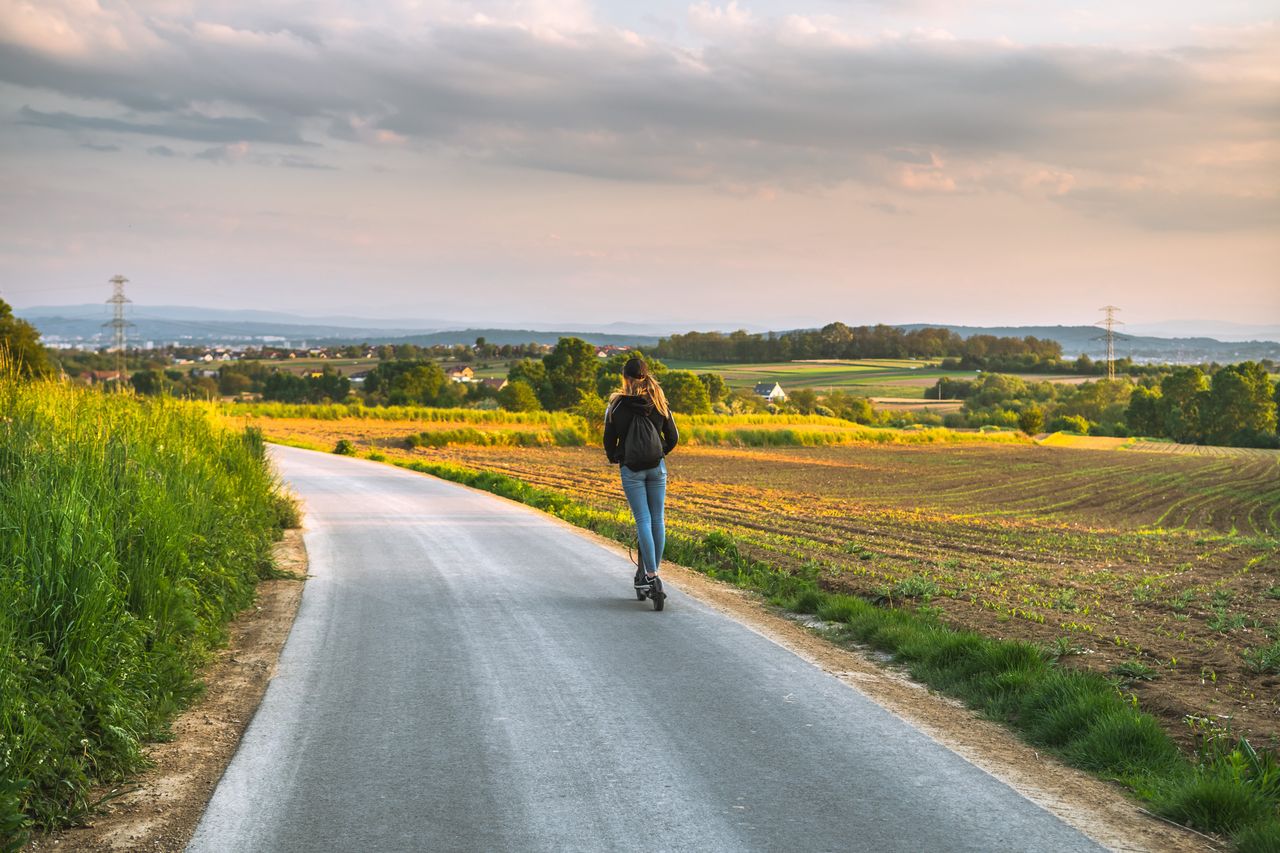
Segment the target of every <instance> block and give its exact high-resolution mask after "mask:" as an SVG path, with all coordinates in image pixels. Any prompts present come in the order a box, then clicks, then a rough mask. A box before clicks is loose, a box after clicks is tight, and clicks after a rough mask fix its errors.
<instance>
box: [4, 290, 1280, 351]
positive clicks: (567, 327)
mask: <svg viewBox="0 0 1280 853" xmlns="http://www.w3.org/2000/svg"><path fill="white" fill-rule="evenodd" d="M0 299H4V291H3V290H0ZM61 309H78V310H77V311H76V312H73V314H72V317H75V318H81V319H89V318H86V317H85V314H84V312H86V311H87V310H88V309H92V311H93V312H95V313H96V312H99V311H101V313H102V316H103V318H104V319H105V318H107V317H108V316H109V314H110V312H109V310H108V306H107V304H106V303H101V304H99V303H63V304H60V305H59V304H45V305H33V306H28V307H17V306H15V308H14V310H15V312H16V313H17V314H18V316H19V317H34V318H46V319H51V318H53V317H57V316H60V315H59V314H58V313H57V312H58V311H59V310H61ZM139 310H140V311H141V312H142V313H138V311H139ZM166 310H176V311H178V312H183V311H193V310H194V311H199V310H206V311H215V312H220V313H225V314H227V315H236V316H228V317H221V316H213V317H209V318H208V319H207V320H206V322H215V323H224V324H227V325H234V324H235V323H238V322H239V323H258V324H262V325H267V326H270V325H273V324H274V325H278V326H280V327H282V328H284V327H288V326H305V325H314V326H326V327H333V328H347V329H351V330H352V331H360V332H374V331H382V332H387V333H391V332H397V333H405V334H408V335H416V334H431V333H438V332H456V331H486V330H492V331H531V332H537V333H539V334H546V333H550V332H567V333H585V334H591V335H614V336H625V335H627V334H634V335H636V336H638V337H665V336H670V335H673V334H683V333H685V332H690V331H697V332H719V333H724V334H727V333H729V332H733V331H739V330H741V331H746V332H749V333H750V334H753V335H760V334H767V333H788V332H793V331H805V330H815V329H820V328H822V327H823V326H825V325H827V324H829V323H845V325H847V326H851V327H857V326H876V325H889V326H895V327H905V326H913V327H935V328H940V327H959V328H969V329H990V330H1009V331H1012V332H1017V331H1019V330H1030V329H1054V328H1063V329H1082V328H1101V326H1100V325H1099V324H1096V323H1012V324H972V323H950V322H928V321H920V320H914V321H910V322H906V323H884V324H881V323H878V322H875V321H871V322H866V323H862V322H849V321H846V320H840V319H838V318H837V319H827V320H826V321H823V322H812V323H798V324H796V325H785V326H782V325H780V326H773V327H766V326H760V325H757V324H750V323H726V322H721V321H715V320H712V321H707V322H705V323H696V324H695V323H685V324H677V323H661V322H658V323H647V322H630V321H621V322H614V323H591V322H579V321H575V320H572V319H570V320H564V321H562V322H549V323H529V324H524V325H521V324H518V323H510V322H486V321H484V320H483V319H477V318H471V319H466V318H461V319H450V318H445V317H437V318H420V317H407V318H406V317H377V316H346V317H338V316H334V315H327V314H301V313H295V312H279V311H268V310H263V309H257V308H226V307H218V306H199V305H151V306H148V305H138V304H137V303H133V302H131V303H130V304H129V305H128V306H126V319H132V320H152V321H164V320H175V321H177V322H182V320H181V319H180V318H179V317H178V316H170V315H166V314H164V313H163V312H164V311H166ZM46 311H47V312H50V313H38V312H46ZM148 311H154V312H160V313H147V312H148ZM68 319H71V318H70V317H69V318H68ZM366 323H373V324H378V325H376V326H369V325H365V324H366ZM392 323H394V325H392ZM1117 325H1118V328H1117V329H1116V334H1117V336H1118V338H1123V337H1136V338H1144V337H1145V338H1164V339H1168V340H1185V339H1192V338H1207V339H1215V340H1218V341H1220V342H1222V343H1247V342H1264V343H1280V324H1257V323H1254V324H1245V323H1230V322H1220V321H1198V320H1168V321H1163V322H1143V323H1132V324H1121V323H1118V324H1117Z"/></svg>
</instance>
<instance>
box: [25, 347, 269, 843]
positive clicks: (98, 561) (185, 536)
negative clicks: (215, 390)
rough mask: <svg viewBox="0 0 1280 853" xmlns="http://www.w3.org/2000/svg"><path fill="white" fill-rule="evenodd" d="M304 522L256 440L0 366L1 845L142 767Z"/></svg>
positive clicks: (78, 810) (67, 813) (187, 411)
mask: <svg viewBox="0 0 1280 853" xmlns="http://www.w3.org/2000/svg"><path fill="white" fill-rule="evenodd" d="M293 512H294V509H293V507H292V504H291V502H290V501H289V500H288V499H287V498H285V497H283V496H282V495H281V493H280V491H279V488H278V484H277V483H276V482H275V480H274V479H273V476H272V474H271V472H270V470H269V468H268V466H267V464H266V460H265V455H264V447H263V443H262V438H261V435H260V434H259V433H257V432H255V431H247V432H245V433H233V432H231V431H229V430H227V429H226V428H225V427H223V426H221V425H220V424H219V423H218V422H217V420H216V418H215V417H214V413H213V412H212V411H211V410H209V409H207V408H204V407H200V406H198V405H196V404H191V403H183V402H177V401H173V400H169V399H165V398H157V399H150V400H145V401H144V400H139V399H136V398H134V397H132V396H130V395H124V394H112V395H103V394H100V393H97V392H94V391H89V390H84V389H76V388H73V387H71V386H68V385H66V384H60V383H57V382H53V381H47V382H36V383H28V384H23V383H20V382H19V381H18V380H17V379H16V378H15V377H13V376H12V375H10V374H9V373H8V372H6V371H5V370H4V369H3V366H0V849H12V848H14V847H15V846H16V845H18V844H19V843H21V840H22V836H23V834H24V833H25V832H26V830H27V828H28V827H29V826H31V825H32V824H34V825H36V826H40V827H49V826H54V825H57V824H59V823H61V822H65V821H67V820H70V819H73V818H75V817H76V816H78V815H80V814H82V813H83V812H84V811H85V810H86V808H87V806H88V805H89V804H88V803H87V802H86V797H87V792H88V790H89V788H90V786H91V784H93V783H94V782H95V781H111V780H117V779H120V778H121V777H122V776H123V775H124V774H126V773H128V772H130V771H132V770H135V769H136V768H138V767H139V766H140V764H141V763H142V756H141V752H140V745H141V744H142V743H143V742H144V741H146V740H149V739H155V738H157V737H158V736H162V735H163V733H164V729H165V726H166V725H167V721H168V720H169V719H170V718H171V716H172V714H173V713H174V712H175V711H176V710H177V709H178V708H180V707H181V706H182V705H183V704H184V703H186V702H188V701H189V700H190V699H191V698H192V696H193V695H194V694H195V693H196V692H197V690H198V686H197V684H196V683H195V681H194V678H193V673H194V671H195V669H196V667H197V666H198V665H199V664H200V663H201V662H202V661H203V660H205V659H206V657H207V655H208V652H209V650H210V649H211V648H212V647H213V646H215V645H216V644H218V643H219V642H220V641H221V640H222V639H223V636H224V627H223V626H224V624H225V623H226V621H227V620H228V619H229V618H230V617H231V616H232V615H233V614H234V613H235V612H236V611H238V610H240V609H241V608H243V607H245V606H246V605H247V604H249V603H250V602H251V601H252V599H253V595H254V586H255V583H256V581H257V579H258V577H259V574H260V573H263V572H266V571H267V570H269V569H270V546H271V543H272V540H273V539H274V538H275V537H276V536H277V534H278V529H279V527H280V526H281V525H282V524H283V523H288V522H289V521H290V520H291V519H290V517H289V516H290V515H291V514H292V513H293Z"/></svg>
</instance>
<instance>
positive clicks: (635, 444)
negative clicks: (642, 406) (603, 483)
mask: <svg viewBox="0 0 1280 853" xmlns="http://www.w3.org/2000/svg"><path fill="white" fill-rule="evenodd" d="M661 461H662V439H661V437H660V436H659V435H658V428H657V427H655V426H654V425H653V421H651V420H649V418H648V417H647V416H645V415H641V414H636V415H635V416H634V417H633V418H632V419H631V426H630V427H628V428H627V445H626V450H625V453H624V456H623V460H622V464H623V465H626V466H627V467H628V468H630V469H631V470H632V471H647V470H649V469H650V468H656V467H657V466H658V463H659V462H661Z"/></svg>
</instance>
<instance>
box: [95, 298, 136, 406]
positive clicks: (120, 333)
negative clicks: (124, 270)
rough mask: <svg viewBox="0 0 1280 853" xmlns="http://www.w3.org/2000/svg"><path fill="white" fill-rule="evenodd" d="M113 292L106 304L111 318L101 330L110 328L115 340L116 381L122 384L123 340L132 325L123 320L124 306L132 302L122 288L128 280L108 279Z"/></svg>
mask: <svg viewBox="0 0 1280 853" xmlns="http://www.w3.org/2000/svg"><path fill="white" fill-rule="evenodd" d="M109 281H110V282H111V286H112V288H113V290H114V292H113V293H112V294H111V298H110V299H108V300H107V304H108V305H110V306H111V307H112V318H111V319H110V320H109V321H107V322H106V323H103V324H102V326H103V328H106V327H107V326H110V327H111V331H112V333H113V337H114V338H115V351H116V381H117V382H120V383H123V382H124V346H125V339H126V337H127V335H128V329H129V327H130V326H132V325H133V324H132V323H130V322H127V321H126V320H125V319H124V306H125V305H126V304H127V303H129V302H131V301H133V300H131V299H129V297H127V296H125V295H124V286H125V285H126V284H128V283H129V279H127V278H125V277H124V276H122V275H117V276H114V277H112V278H111V279H109Z"/></svg>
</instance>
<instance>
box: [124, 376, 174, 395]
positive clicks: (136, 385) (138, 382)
mask: <svg viewBox="0 0 1280 853" xmlns="http://www.w3.org/2000/svg"><path fill="white" fill-rule="evenodd" d="M129 383H130V384H131V385H133V389H134V390H135V391H137V392H138V393H139V394H145V395H147V396H149V397H151V396H155V395H157V394H163V393H165V392H166V391H167V390H169V386H170V384H172V383H170V382H169V380H168V378H167V377H166V376H165V375H164V371H162V370H139V371H138V372H137V373H135V374H133V375H132V376H130V377H129Z"/></svg>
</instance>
